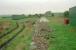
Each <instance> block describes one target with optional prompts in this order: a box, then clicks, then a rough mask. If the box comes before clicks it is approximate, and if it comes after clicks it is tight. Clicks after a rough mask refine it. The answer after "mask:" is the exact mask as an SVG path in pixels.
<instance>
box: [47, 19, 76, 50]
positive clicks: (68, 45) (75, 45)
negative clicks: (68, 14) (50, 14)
mask: <svg viewBox="0 0 76 50" xmlns="http://www.w3.org/2000/svg"><path fill="white" fill-rule="evenodd" d="M58 20H60V18H59V19H58V18H57V19H55V18H52V22H51V23H49V27H50V28H52V29H53V32H52V33H50V36H49V37H50V39H49V40H48V41H49V48H48V50H76V39H75V37H76V34H75V33H76V31H71V30H72V28H73V27H72V26H70V25H63V24H62V22H61V23H60V22H57V21H58ZM50 21H51V20H50ZM51 36H53V37H54V38H51Z"/></svg>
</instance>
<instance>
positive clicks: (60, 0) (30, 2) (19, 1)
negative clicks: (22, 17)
mask: <svg viewBox="0 0 76 50" xmlns="http://www.w3.org/2000/svg"><path fill="white" fill-rule="evenodd" d="M73 6H76V0H0V15H5V14H35V13H45V12H46V11H52V12H64V11H66V10H69V8H71V7H73Z"/></svg>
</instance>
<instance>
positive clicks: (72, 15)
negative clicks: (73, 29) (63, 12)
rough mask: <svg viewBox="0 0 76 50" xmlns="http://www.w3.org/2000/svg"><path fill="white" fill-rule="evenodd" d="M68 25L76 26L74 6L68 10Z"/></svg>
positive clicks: (75, 8) (75, 9)
mask: <svg viewBox="0 0 76 50" xmlns="http://www.w3.org/2000/svg"><path fill="white" fill-rule="evenodd" d="M69 18H70V24H71V25H72V26H76V6H75V7H72V8H70V9H69Z"/></svg>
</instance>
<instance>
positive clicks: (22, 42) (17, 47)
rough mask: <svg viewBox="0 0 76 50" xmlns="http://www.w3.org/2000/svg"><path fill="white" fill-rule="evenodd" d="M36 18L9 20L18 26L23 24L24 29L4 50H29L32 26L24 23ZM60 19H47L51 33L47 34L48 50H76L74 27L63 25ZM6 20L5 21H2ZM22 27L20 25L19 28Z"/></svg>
mask: <svg viewBox="0 0 76 50" xmlns="http://www.w3.org/2000/svg"><path fill="white" fill-rule="evenodd" d="M37 19H38V18H27V19H21V20H11V19H10V21H13V22H14V23H15V22H16V21H17V22H18V23H19V24H23V23H24V24H25V29H24V30H23V31H22V32H21V33H20V34H19V35H18V36H16V38H15V39H13V40H12V41H11V42H10V43H9V44H8V45H7V46H5V47H4V50H29V48H30V43H31V41H32V33H33V26H32V25H29V24H27V22H26V21H32V22H35V21H37ZM63 19H64V18H62V17H48V20H49V23H48V25H49V27H50V29H51V30H52V32H50V33H49V39H48V44H49V47H48V50H76V39H75V37H76V34H75V33H76V30H75V29H74V27H72V26H70V24H69V25H64V22H63ZM4 20H6V19H4ZM21 27H22V26H21V25H20V28H21ZM19 30H20V29H17V31H13V32H12V34H9V35H10V36H9V35H7V36H6V37H4V39H8V36H9V37H12V36H13V35H14V34H15V33H16V32H18V31H19Z"/></svg>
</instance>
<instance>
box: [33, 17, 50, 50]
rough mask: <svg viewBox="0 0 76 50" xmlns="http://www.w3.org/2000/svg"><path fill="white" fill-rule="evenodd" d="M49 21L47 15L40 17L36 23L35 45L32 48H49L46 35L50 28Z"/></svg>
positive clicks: (46, 49) (35, 49) (45, 49)
mask: <svg viewBox="0 0 76 50" xmlns="http://www.w3.org/2000/svg"><path fill="white" fill-rule="evenodd" d="M47 23H48V20H47V19H46V18H45V17H42V18H40V19H39V20H38V21H37V22H36V23H35V30H34V33H33V39H32V40H33V42H32V46H35V47H34V48H32V50H48V41H47V39H46V38H45V37H46V35H47V34H48V32H49V30H50V29H49V27H48V24H47Z"/></svg>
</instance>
